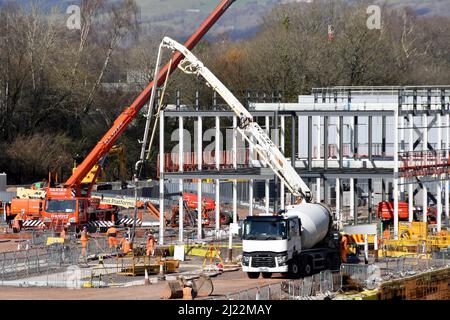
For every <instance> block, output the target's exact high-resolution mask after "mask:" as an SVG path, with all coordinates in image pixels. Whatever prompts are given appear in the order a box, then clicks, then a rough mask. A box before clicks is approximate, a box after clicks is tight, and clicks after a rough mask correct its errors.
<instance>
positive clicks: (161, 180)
mask: <svg viewBox="0 0 450 320" xmlns="http://www.w3.org/2000/svg"><path fill="white" fill-rule="evenodd" d="M159 244H160V245H163V244H164V111H161V112H160V113H159Z"/></svg>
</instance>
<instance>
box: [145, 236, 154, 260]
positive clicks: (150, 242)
mask: <svg viewBox="0 0 450 320" xmlns="http://www.w3.org/2000/svg"><path fill="white" fill-rule="evenodd" d="M155 242H156V240H155V237H154V236H153V235H150V236H149V237H148V238H147V256H148V257H149V256H151V255H153V252H154V250H155Z"/></svg>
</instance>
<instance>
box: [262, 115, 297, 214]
mask: <svg viewBox="0 0 450 320" xmlns="http://www.w3.org/2000/svg"><path fill="white" fill-rule="evenodd" d="M266 134H267V135H268V136H269V137H270V118H269V117H266ZM299 152H300V151H299ZM265 194H266V203H265V207H266V214H269V211H270V180H269V179H266V182H265Z"/></svg>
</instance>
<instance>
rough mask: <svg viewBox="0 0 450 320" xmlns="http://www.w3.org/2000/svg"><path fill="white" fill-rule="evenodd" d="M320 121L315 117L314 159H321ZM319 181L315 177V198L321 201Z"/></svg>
mask: <svg viewBox="0 0 450 320" xmlns="http://www.w3.org/2000/svg"><path fill="white" fill-rule="evenodd" d="M320 121H321V118H320V116H317V117H316V125H317V127H316V145H317V154H316V159H317V160H321V154H320V153H321V152H320V151H321V149H322V140H321V139H320ZM320 184H321V181H320V178H316V199H317V202H321V201H322V197H321V195H320V189H321V186H320Z"/></svg>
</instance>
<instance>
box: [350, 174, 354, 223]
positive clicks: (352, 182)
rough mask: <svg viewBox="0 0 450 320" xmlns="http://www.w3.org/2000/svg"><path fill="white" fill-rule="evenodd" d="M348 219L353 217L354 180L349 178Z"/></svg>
mask: <svg viewBox="0 0 450 320" xmlns="http://www.w3.org/2000/svg"><path fill="white" fill-rule="evenodd" d="M350 219H355V181H354V179H353V178H350Z"/></svg>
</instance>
